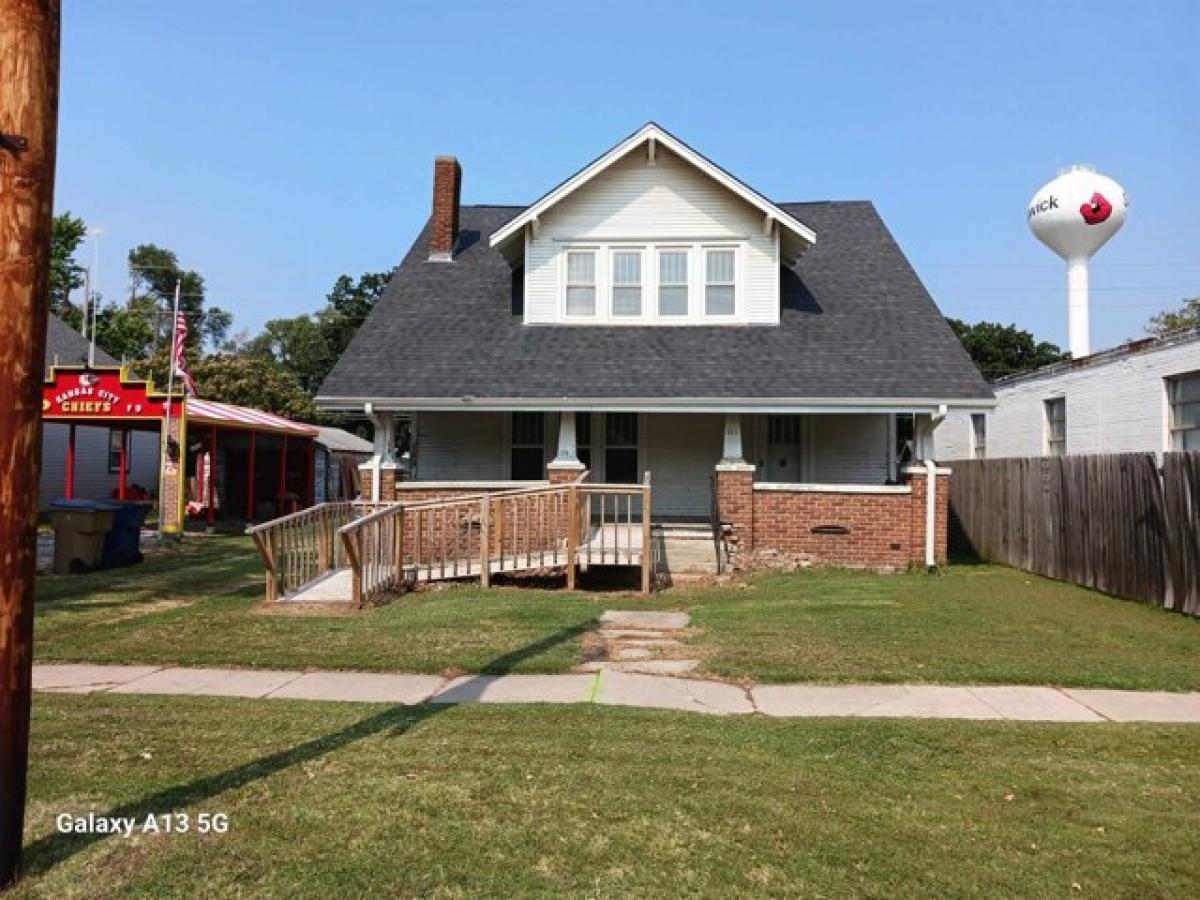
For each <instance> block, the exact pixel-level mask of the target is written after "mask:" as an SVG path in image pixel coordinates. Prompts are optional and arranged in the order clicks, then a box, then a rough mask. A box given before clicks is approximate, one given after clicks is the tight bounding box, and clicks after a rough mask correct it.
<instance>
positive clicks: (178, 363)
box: [171, 313, 196, 397]
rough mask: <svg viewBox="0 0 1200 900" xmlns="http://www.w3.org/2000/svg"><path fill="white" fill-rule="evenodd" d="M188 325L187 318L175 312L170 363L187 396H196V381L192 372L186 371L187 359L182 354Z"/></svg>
mask: <svg viewBox="0 0 1200 900" xmlns="http://www.w3.org/2000/svg"><path fill="white" fill-rule="evenodd" d="M187 336H188V327H187V319H186V318H184V315H183V313H176V314H175V341H174V344H173V345H172V347H171V364H172V365H173V366H174V367H175V371H176V372H178V373H179V377H180V379H182V381H183V390H184V393H186V394H187V395H188V396H189V397H194V396H196V382H195V380H194V379H193V378H192V373H191V372H189V371H188V367H187V360H186V359H185V358H184V355H183V348H184V345H185V344H186V343H187Z"/></svg>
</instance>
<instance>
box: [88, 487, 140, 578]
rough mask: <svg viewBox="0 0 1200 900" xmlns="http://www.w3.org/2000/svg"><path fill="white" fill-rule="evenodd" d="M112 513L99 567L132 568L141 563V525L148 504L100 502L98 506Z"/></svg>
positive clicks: (116, 501)
mask: <svg viewBox="0 0 1200 900" xmlns="http://www.w3.org/2000/svg"><path fill="white" fill-rule="evenodd" d="M98 505H99V506H100V507H102V508H103V509H109V510H112V512H113V524H112V528H110V529H109V532H108V534H107V535H106V536H105V538H104V554H103V559H102V562H101V565H103V566H104V568H106V569H111V568H117V567H118V566H132V565H134V564H136V563H140V562H141V561H142V551H141V548H140V544H141V537H142V523H143V522H145V521H146V513H147V512H149V510H150V504H149V503H144V502H139V501H136V500H102V501H100V502H99V504H98Z"/></svg>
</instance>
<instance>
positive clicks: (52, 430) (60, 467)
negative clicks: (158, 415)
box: [38, 422, 158, 509]
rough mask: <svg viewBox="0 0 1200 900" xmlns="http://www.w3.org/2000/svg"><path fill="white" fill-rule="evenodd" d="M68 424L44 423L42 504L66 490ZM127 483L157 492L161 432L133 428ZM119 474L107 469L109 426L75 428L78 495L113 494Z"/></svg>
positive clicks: (98, 497)
mask: <svg viewBox="0 0 1200 900" xmlns="http://www.w3.org/2000/svg"><path fill="white" fill-rule="evenodd" d="M67 431H68V426H67V425H63V424H59V423H56V422H47V423H45V424H44V425H43V426H42V475H41V481H40V483H39V487H38V492H39V505H40V507H41V508H42V509H45V508H46V507H48V506H49V505H50V501H51V500H57V499H59V498H60V497H62V496H63V495H64V494H65V493H66V482H67V464H66V459H67ZM127 483H128V484H138V485H141V486H142V487H144V488H147V489H148V490H150V491H151V492H152V493H157V491H158V433H157V432H146V431H134V432H131V433H130V435H129V477H128V481H127ZM116 489H117V473H116V472H109V471H108V429H107V428H89V427H86V426H82V425H81V426H79V427H77V428H76V429H75V496H76V497H78V498H80V499H84V500H101V499H104V498H107V497H111V496H112V494H113V491H115V490H116Z"/></svg>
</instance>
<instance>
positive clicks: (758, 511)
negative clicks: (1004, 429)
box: [717, 468, 950, 569]
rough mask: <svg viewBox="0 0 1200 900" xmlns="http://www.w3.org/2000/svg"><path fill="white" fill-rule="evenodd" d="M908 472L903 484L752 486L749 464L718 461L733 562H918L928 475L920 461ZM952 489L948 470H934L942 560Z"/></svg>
mask: <svg viewBox="0 0 1200 900" xmlns="http://www.w3.org/2000/svg"><path fill="white" fill-rule="evenodd" d="M941 472H943V473H944V472H945V470H941ZM906 477H907V478H908V479H910V480H909V483H908V490H906V491H904V492H898V491H889V492H882V493H881V492H861V491H844V490H843V491H839V490H836V489H832V488H831V489H830V490H820V489H813V488H811V487H809V488H806V489H803V490H799V489H794V490H775V489H769V488H765V487H764V486H762V485H758V486H757V487H756V486H755V485H754V473H753V471H744V470H727V469H721V468H718V470H717V503H718V517H719V519H720V521H721V522H722V523H723V524H724V525H726V526H727V529H726V533H727V535H728V539H729V544H730V557H731V559H732V561H733V563H734V565H735V566H746V565H750V564H751V563H752V562H755V561H763V560H764V559H767V558H770V557H773V556H774V557H787V558H799V559H802V560H806V561H809V562H812V563H814V564H817V565H833V566H849V567H854V568H868V569H906V568H908V567H909V566H910V565H923V564H924V561H925V482H926V476H925V472H924V470H923V469H920V470H913V471H912V472H911V473H910V474H908V475H906ZM949 493H950V491H949V477H948V474H939V475H938V490H937V544H936V548H935V555H936V558H937V561H938V562H939V563H943V562H945V560H946V534H947V532H946V524H947V518H948V511H949Z"/></svg>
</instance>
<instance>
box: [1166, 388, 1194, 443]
mask: <svg viewBox="0 0 1200 900" xmlns="http://www.w3.org/2000/svg"><path fill="white" fill-rule="evenodd" d="M1167 390H1168V395H1167V396H1168V397H1169V398H1170V403H1171V449H1172V450H1200V372H1192V373H1191V374H1189V375H1180V376H1179V377H1177V378H1171V379H1169V380H1168V381H1167Z"/></svg>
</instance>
